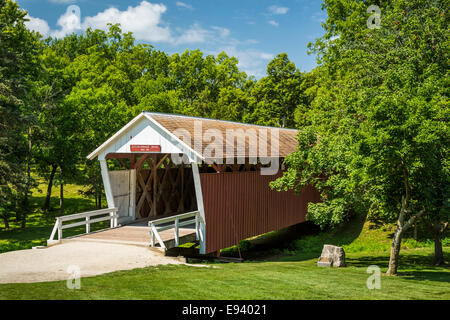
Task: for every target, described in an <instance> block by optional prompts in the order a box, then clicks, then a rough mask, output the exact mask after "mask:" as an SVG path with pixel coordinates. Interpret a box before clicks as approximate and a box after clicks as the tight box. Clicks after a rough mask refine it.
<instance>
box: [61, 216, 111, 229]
mask: <svg viewBox="0 0 450 320" xmlns="http://www.w3.org/2000/svg"><path fill="white" fill-rule="evenodd" d="M117 217H118V216H117V215H113V216H107V217H102V218H97V219H92V220H90V221H89V222H90V224H93V223H96V222H102V221H108V220H114V219H116V218H117ZM85 224H86V221H81V222H75V223H70V224H65V225H62V226H61V229H69V228H74V227H79V226H84V225H85Z"/></svg>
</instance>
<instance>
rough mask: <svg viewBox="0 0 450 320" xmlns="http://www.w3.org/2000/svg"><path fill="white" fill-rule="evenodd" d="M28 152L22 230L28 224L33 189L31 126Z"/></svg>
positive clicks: (29, 128)
mask: <svg viewBox="0 0 450 320" xmlns="http://www.w3.org/2000/svg"><path fill="white" fill-rule="evenodd" d="M27 138H28V152H27V184H26V186H27V187H26V190H25V198H24V206H23V212H22V219H21V220H22V221H21V226H20V227H21V228H22V229H25V226H26V224H27V214H28V211H29V200H28V195H29V193H30V188H31V148H32V144H31V126H30V127H28V136H27Z"/></svg>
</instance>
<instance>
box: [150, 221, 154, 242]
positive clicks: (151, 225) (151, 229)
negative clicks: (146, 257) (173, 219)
mask: <svg viewBox="0 0 450 320" xmlns="http://www.w3.org/2000/svg"><path fill="white" fill-rule="evenodd" d="M150 246H152V247H154V246H155V234H154V233H153V224H150Z"/></svg>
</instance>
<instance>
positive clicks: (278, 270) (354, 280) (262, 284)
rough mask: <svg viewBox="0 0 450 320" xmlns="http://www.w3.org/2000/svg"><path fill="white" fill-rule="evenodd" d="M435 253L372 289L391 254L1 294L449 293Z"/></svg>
mask: <svg viewBox="0 0 450 320" xmlns="http://www.w3.org/2000/svg"><path fill="white" fill-rule="evenodd" d="M405 251H406V250H405ZM431 254H432V252H431V251H430V250H429V249H410V250H407V252H403V254H402V261H401V264H402V267H401V270H400V271H401V273H402V276H401V277H386V276H382V278H381V289H379V290H369V289H367V287H366V281H367V278H368V276H369V275H368V274H367V273H366V268H367V266H368V265H371V264H376V265H379V266H380V267H381V268H382V269H384V271H385V268H386V264H387V261H388V260H387V257H386V255H371V256H367V255H365V254H364V255H361V254H350V255H349V259H348V267H346V268H341V269H330V268H318V267H316V265H315V263H316V259H312V260H305V261H285V262H248V263H242V264H213V265H211V266H214V268H212V267H211V268H207V269H206V268H198V267H190V266H160V267H150V268H144V269H136V270H131V271H122V272H114V273H110V274H106V275H102V276H97V277H92V278H83V279H82V280H81V289H80V290H69V289H67V287H66V283H65V282H64V281H60V282H50V283H35V284H3V285H0V299H188V300H190V299H450V272H449V270H448V269H446V268H442V267H440V268H436V267H432V266H431V265H429V264H428V262H429V260H430V258H431V257H430V255H431ZM447 254H448V252H447Z"/></svg>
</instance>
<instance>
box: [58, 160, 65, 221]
mask: <svg viewBox="0 0 450 320" xmlns="http://www.w3.org/2000/svg"><path fill="white" fill-rule="evenodd" d="M59 174H60V179H61V181H60V188H59V214H60V215H63V214H64V182H63V171H62V168H61V167H60V168H59Z"/></svg>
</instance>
